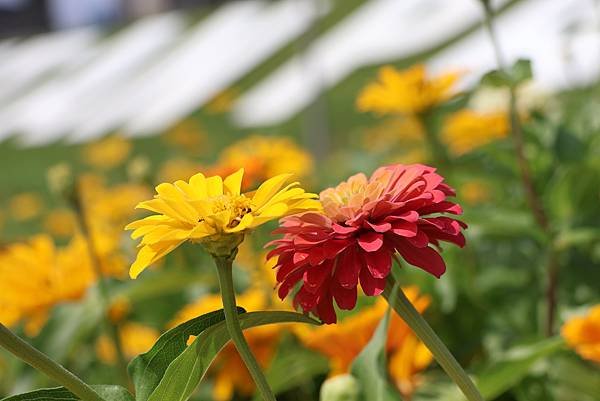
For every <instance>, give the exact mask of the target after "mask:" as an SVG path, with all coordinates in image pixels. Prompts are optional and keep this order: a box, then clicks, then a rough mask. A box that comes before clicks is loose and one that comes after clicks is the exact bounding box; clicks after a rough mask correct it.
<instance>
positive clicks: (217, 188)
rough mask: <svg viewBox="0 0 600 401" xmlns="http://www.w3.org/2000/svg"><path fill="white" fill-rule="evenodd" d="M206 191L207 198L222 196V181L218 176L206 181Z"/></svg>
mask: <svg viewBox="0 0 600 401" xmlns="http://www.w3.org/2000/svg"><path fill="white" fill-rule="evenodd" d="M206 191H207V195H208V196H220V195H223V179H222V178H221V177H219V176H218V175H215V176H214V177H208V178H207V179H206Z"/></svg>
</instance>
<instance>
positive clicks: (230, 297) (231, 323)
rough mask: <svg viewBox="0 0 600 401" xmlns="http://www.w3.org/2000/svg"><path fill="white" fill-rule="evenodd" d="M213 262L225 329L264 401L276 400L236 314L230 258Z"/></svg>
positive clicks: (216, 258)
mask: <svg viewBox="0 0 600 401" xmlns="http://www.w3.org/2000/svg"><path fill="white" fill-rule="evenodd" d="M214 259H215V264H216V265H217V275H218V276H219V285H220V286H221V298H222V299H223V311H224V313H225V324H226V325H227V331H228V332H229V335H230V336H231V341H233V344H234V345H235V348H236V349H237V350H238V352H239V354H240V357H241V358H242V360H243V361H244V363H245V364H246V367H247V368H248V371H249V372H250V375H251V376H252V379H253V380H254V383H256V388H257V389H258V392H259V393H260V394H261V396H262V398H263V400H265V401H277V400H276V399H275V396H274V395H273V392H272V390H271V388H270V387H269V384H268V383H267V379H266V378H265V376H264V374H263V373H262V370H261V369H260V366H258V362H257V361H256V358H255V357H254V355H253V354H252V351H251V350H250V347H249V346H248V343H247V342H246V339H245V338H244V334H243V333H242V328H241V326H240V321H239V319H238V314H237V305H236V301H235V291H234V289H233V268H232V260H231V258H225V257H216V256H215V257H214Z"/></svg>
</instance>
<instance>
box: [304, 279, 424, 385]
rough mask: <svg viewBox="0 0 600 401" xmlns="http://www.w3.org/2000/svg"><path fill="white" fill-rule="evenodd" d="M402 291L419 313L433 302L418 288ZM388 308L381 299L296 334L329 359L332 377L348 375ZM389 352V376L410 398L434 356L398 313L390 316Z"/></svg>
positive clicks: (387, 347)
mask: <svg viewBox="0 0 600 401" xmlns="http://www.w3.org/2000/svg"><path fill="white" fill-rule="evenodd" d="M403 291H404V292H405V293H406V296H407V297H408V298H409V299H410V300H411V302H412V303H413V305H414V306H415V308H416V309H417V310H418V311H419V312H423V311H424V310H425V309H427V307H428V305H429V302H430V299H429V297H428V296H420V295H419V291H418V289H417V288H416V287H408V288H404V289H403ZM387 308H388V306H387V303H386V302H385V300H383V299H381V298H379V299H378V300H377V301H376V302H375V304H373V305H371V306H368V307H365V308H363V309H361V310H360V311H359V312H358V313H356V314H354V315H351V316H349V317H347V318H345V319H343V320H342V321H340V322H338V323H337V324H335V325H324V326H320V327H317V328H316V329H310V328H306V327H298V328H296V333H297V334H298V335H299V337H300V340H301V341H302V342H303V343H304V344H305V345H306V346H307V347H309V348H311V349H314V350H316V351H318V352H319V353H321V354H323V355H325V356H326V357H327V358H328V359H329V363H330V368H331V371H330V376H336V375H341V374H346V373H348V372H349V370H350V365H351V364H352V361H354V359H355V358H356V357H357V356H358V354H359V353H360V352H361V351H362V350H363V348H364V347H365V346H366V345H367V343H368V342H369V341H370V339H371V337H372V336H373V333H374V332H375V329H376V328H377V325H378V324H379V322H380V320H381V318H382V317H383V316H384V314H385V313H386V311H387ZM386 349H387V352H388V355H389V363H388V370H389V373H390V376H391V377H392V379H393V380H394V382H395V383H396V385H397V387H398V389H399V390H400V391H401V392H402V393H403V394H404V395H405V396H407V397H408V396H410V394H411V393H412V391H413V390H414V388H415V386H416V384H418V379H419V377H418V373H419V372H421V371H422V370H424V369H425V368H426V367H427V366H429V364H430V363H431V361H432V359H433V356H432V355H431V353H430V352H429V351H428V350H427V348H426V347H425V346H424V345H423V344H422V343H421V341H419V340H418V339H417V337H416V336H415V335H414V334H413V332H412V331H411V330H410V329H409V328H408V326H407V325H406V323H404V322H403V321H402V319H401V318H400V317H399V316H398V315H396V314H395V313H394V314H392V316H391V320H390V328H389V331H388V341H387V344H386Z"/></svg>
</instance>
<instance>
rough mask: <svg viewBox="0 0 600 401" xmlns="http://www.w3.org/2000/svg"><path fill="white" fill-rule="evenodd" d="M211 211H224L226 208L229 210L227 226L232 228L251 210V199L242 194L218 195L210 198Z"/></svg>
mask: <svg viewBox="0 0 600 401" xmlns="http://www.w3.org/2000/svg"><path fill="white" fill-rule="evenodd" d="M211 201H212V209H213V213H215V214H217V213H219V212H224V211H226V210H229V211H231V220H230V223H229V225H228V227H230V228H233V227H235V226H237V225H238V224H239V223H240V221H241V220H242V217H244V215H246V214H248V213H250V212H252V208H253V205H252V200H250V199H249V198H246V197H245V196H244V195H237V196H231V195H219V196H215V197H214V198H212V199H211Z"/></svg>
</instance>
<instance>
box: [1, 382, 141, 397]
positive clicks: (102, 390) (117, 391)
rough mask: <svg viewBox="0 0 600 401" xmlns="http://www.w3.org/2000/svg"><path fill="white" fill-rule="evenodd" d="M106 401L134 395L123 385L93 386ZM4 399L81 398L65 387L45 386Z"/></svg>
mask: <svg viewBox="0 0 600 401" xmlns="http://www.w3.org/2000/svg"><path fill="white" fill-rule="evenodd" d="M92 387H93V388H94V390H96V392H97V393H98V394H99V395H100V397H102V398H103V399H104V400H106V401H133V396H132V395H131V394H129V392H128V391H127V390H126V389H125V388H124V387H121V386H115V385H98V386H92ZM2 401H79V398H78V397H77V396H76V395H74V394H73V393H71V392H70V391H69V390H67V389H66V388H64V387H54V388H44V389H40V390H34V391H30V392H28V393H23V394H19V395H13V396H11V397H6V398H3V399H2Z"/></svg>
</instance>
